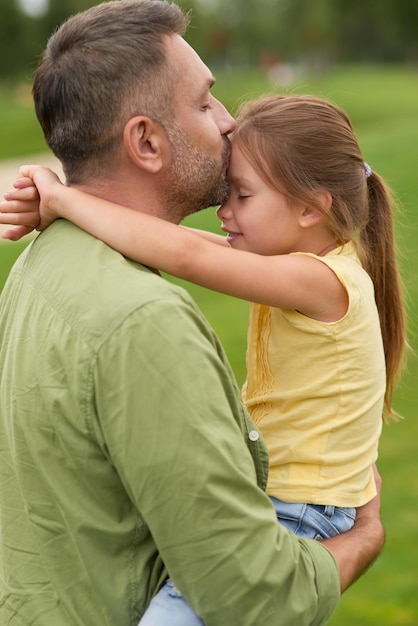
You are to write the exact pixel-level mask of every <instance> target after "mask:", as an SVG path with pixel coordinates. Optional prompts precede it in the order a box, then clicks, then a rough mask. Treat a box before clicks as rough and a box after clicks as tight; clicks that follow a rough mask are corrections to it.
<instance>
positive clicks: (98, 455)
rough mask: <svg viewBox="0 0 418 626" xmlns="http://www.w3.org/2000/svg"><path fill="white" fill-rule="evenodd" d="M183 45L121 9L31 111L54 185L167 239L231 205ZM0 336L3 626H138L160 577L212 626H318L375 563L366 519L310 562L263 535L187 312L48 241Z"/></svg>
mask: <svg viewBox="0 0 418 626" xmlns="http://www.w3.org/2000/svg"><path fill="white" fill-rule="evenodd" d="M186 25H187V20H186V18H185V16H184V14H183V13H182V12H181V10H180V9H179V8H178V7H176V6H175V5H170V4H168V3H166V2H160V1H159V0H117V1H114V2H108V3H104V4H102V5H98V6H96V7H94V8H92V9H89V10H87V11H85V12H83V13H81V14H79V15H78V16H75V17H73V18H71V19H70V20H69V21H68V22H67V23H65V24H64V25H63V26H62V27H61V28H60V29H59V30H58V31H57V32H56V33H55V35H53V37H52V38H51V39H50V41H49V43H48V47H47V50H46V53H45V55H44V57H43V59H42V61H41V63H40V66H39V68H38V70H37V72H36V76H35V81H34V99H35V107H36V112H37V115H38V119H39V121H40V123H41V125H42V128H43V130H44V133H45V137H46V140H47V142H48V144H49V145H50V147H51V148H52V150H53V151H54V153H55V154H56V155H57V156H58V158H59V159H60V160H61V162H62V165H63V169H64V172H65V175H66V178H67V184H69V185H73V186H76V187H79V188H81V189H83V190H85V191H88V192H89V193H92V194H94V195H97V196H100V197H102V198H105V199H109V200H112V201H117V202H119V203H122V204H125V205H126V206H129V207H131V208H133V209H135V210H138V211H146V212H148V213H153V214H155V215H158V216H160V217H163V218H165V219H167V220H170V221H173V222H176V223H179V222H180V221H181V220H182V219H183V218H184V217H185V215H187V214H189V213H191V212H192V211H195V210H198V209H200V208H204V207H206V206H209V205H214V204H219V203H220V202H222V201H223V199H224V198H225V196H226V194H227V185H226V182H225V170H226V164H227V160H228V152H229V144H228V140H227V135H228V133H230V132H231V131H232V130H233V128H234V121H233V119H232V118H231V116H230V115H229V114H228V113H227V111H226V110H225V109H224V107H223V106H222V105H221V104H220V103H219V102H218V101H217V100H216V99H215V98H214V97H213V96H212V95H211V93H210V88H211V86H212V85H213V82H214V80H213V76H212V74H211V73H210V71H209V70H208V68H207V67H206V66H205V65H204V64H203V62H202V61H201V59H200V58H199V57H198V55H197V54H196V53H195V52H194V50H193V49H192V48H190V47H189V46H188V45H187V43H186V42H185V41H184V39H183V38H182V37H181V35H182V34H183V32H184V30H185V28H186ZM98 219H100V217H99V216H98ZM0 319H1V322H0V325H1V337H2V338H1V351H0V367H1V409H0V446H1V447H0V450H1V454H0V471H1V487H0V489H1V491H0V493H1V500H0V529H1V545H0V562H1V573H0V576H1V588H2V601H1V604H0V622H1V623H4V624H7V623H12V622H13V624H16V626H27V625H28V624H31V625H33V626H41V625H42V626H45V625H46V624H48V625H49V624H54V626H70V625H71V626H74V625H80V626H90V625H91V626H96V625H97V624H101V625H109V626H115V625H116V624H117V625H118V626H125V625H126V626H134V625H135V624H137V623H138V621H139V620H140V618H141V616H142V614H143V613H144V610H145V608H146V607H147V605H148V603H149V601H150V599H151V597H152V596H153V595H154V594H155V593H156V591H157V590H158V588H159V587H160V586H161V584H162V583H163V581H164V580H165V579H166V577H167V571H168V572H169V573H170V576H171V578H172V579H173V581H174V583H175V585H176V586H177V588H178V589H179V590H180V591H181V593H182V594H184V596H185V598H186V600H187V601H188V602H189V604H190V605H191V607H192V608H193V609H194V611H195V612H196V613H197V614H198V615H200V616H201V618H202V620H203V621H204V622H205V624H206V625H207V626H221V625H222V624H225V625H228V626H234V625H237V626H254V625H256V626H257V625H260V626H261V625H263V626H270V625H271V626H273V625H274V626H276V625H277V624H280V625H281V626H285V625H295V624H300V625H304V624H315V625H319V624H324V623H326V621H327V619H328V617H329V615H330V613H331V612H332V610H333V609H334V607H335V605H336V603H337V601H338V597H339V593H340V590H344V589H345V588H346V587H347V586H348V585H349V584H350V583H351V582H353V580H355V578H356V577H357V576H358V575H360V574H361V572H362V571H364V569H365V568H366V567H367V566H368V565H369V564H370V563H371V562H372V561H373V559H374V558H375V557H376V556H377V554H378V553H379V551H380V549H381V547H382V544H383V530H382V526H381V524H380V520H379V515H378V509H379V500H378V499H376V500H375V501H373V502H372V503H371V504H370V505H367V506H366V507H364V508H363V509H360V510H359V514H358V520H357V523H356V525H355V527H354V529H353V530H352V531H350V532H348V533H347V534H346V535H344V536H340V537H336V538H334V539H332V540H329V541H328V542H325V543H324V544H320V543H319V542H314V541H308V540H303V539H300V538H297V537H295V536H294V535H292V534H290V533H288V532H287V531H286V530H285V529H284V528H282V527H281V526H280V525H279V524H278V523H277V521H276V519H275V515H274V511H273V508H272V506H271V503H270V501H269V499H268V498H267V496H266V495H265V493H264V492H263V490H262V488H263V487H264V486H265V481H266V475H267V468H268V463H267V454H266V450H265V447H264V444H263V442H262V440H261V438H260V436H259V433H258V432H257V430H256V428H255V426H254V425H253V424H252V423H251V422H250V420H249V418H248V416H247V414H246V412H245V411H244V409H243V407H242V405H241V402H240V397H239V391H238V389H237V386H236V383H235V381H234V378H233V375H232V373H231V371H230V368H229V365H228V363H227V360H226V357H225V355H224V353H223V351H222V349H221V347H220V345H219V342H218V340H217V338H216V337H215V335H214V333H213V331H212V330H211V329H210V328H209V326H208V324H207V322H206V321H205V320H204V318H203V317H202V315H201V314H200V312H199V311H198V310H197V309H196V307H195V305H194V304H193V302H192V301H191V299H190V298H189V296H188V295H187V294H186V293H185V292H184V291H183V290H181V289H179V288H177V287H175V286H173V285H172V284H170V283H168V282H167V281H164V280H163V279H162V278H161V277H160V276H159V274H158V272H156V271H154V270H152V269H150V268H146V267H144V266H140V265H138V264H135V263H133V262H131V261H129V260H127V259H125V258H123V257H122V256H121V255H119V254H118V253H116V252H115V251H113V250H111V249H109V248H108V247H107V246H105V245H104V244H103V243H102V242H100V241H99V240H97V239H94V238H93V237H91V236H90V235H88V234H86V233H84V232H83V231H80V230H79V229H78V228H76V227H75V226H73V225H72V224H70V223H68V222H66V221H64V220H58V221H57V222H55V223H54V224H53V225H52V226H51V227H49V228H48V229H47V230H46V231H45V232H43V233H42V234H41V235H40V236H39V237H38V238H37V239H36V240H35V241H34V242H33V243H32V244H31V245H30V246H29V248H28V249H27V250H26V251H25V252H24V253H23V255H22V256H21V258H20V259H19V260H18V262H17V264H16V265H15V268H14V269H13V270H12V272H11V275H10V277H9V280H8V282H7V285H6V287H5V289H4V291H3V294H2V296H1V300H0ZM257 483H258V486H257ZM260 487H261V489H260Z"/></svg>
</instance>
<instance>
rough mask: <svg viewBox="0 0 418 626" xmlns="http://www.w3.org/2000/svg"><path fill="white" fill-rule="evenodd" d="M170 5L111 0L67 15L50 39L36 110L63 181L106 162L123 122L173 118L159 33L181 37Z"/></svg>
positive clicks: (179, 18)
mask: <svg viewBox="0 0 418 626" xmlns="http://www.w3.org/2000/svg"><path fill="white" fill-rule="evenodd" d="M187 25H188V18H187V16H186V15H185V14H184V13H183V12H182V11H181V9H180V8H179V7H178V6H176V5H175V4H169V3H167V2H164V1H162V2H161V1H156V0H153V1H150V0H114V1H112V2H105V3H102V4H99V5H97V6H95V7H92V8H91V9H88V10H87V11H84V12H82V13H79V14H77V15H74V16H73V17H71V18H69V19H68V20H67V21H66V22H65V23H64V24H63V25H62V26H61V27H60V28H59V29H58V30H57V31H56V32H55V33H54V34H53V35H52V36H51V38H50V40H49V42H48V45H47V48H46V50H45V52H44V55H43V58H42V60H41V63H40V65H39V67H38V69H37V71H36V74H35V80H34V85H33V95H34V101H35V109H36V114H37V116H38V119H39V122H40V124H41V126H42V129H43V131H44V134H45V138H46V141H47V143H48V145H49V146H50V148H51V149H52V151H53V152H54V153H55V154H56V156H57V157H58V158H59V159H60V160H61V162H62V163H63V166H64V171H65V173H66V175H67V179H69V180H70V182H71V180H72V179H75V180H79V179H80V177H81V176H83V175H84V174H85V166H86V163H88V164H89V169H90V167H92V168H93V169H94V162H96V164H97V166H96V167H97V168H98V172H97V173H99V171H100V170H102V171H103V169H106V167H107V166H108V165H110V163H111V161H112V159H113V158H114V156H115V154H114V151H115V149H117V147H118V146H119V141H120V137H121V136H122V133H123V128H124V126H125V123H126V121H127V120H128V119H129V118H131V117H133V116H134V115H137V114H141V115H148V116H150V117H151V118H153V119H157V120H160V121H161V122H162V123H163V122H164V121H165V119H166V118H167V117H168V118H169V117H170V111H171V102H170V95H171V93H172V85H173V82H174V81H175V77H174V76H173V74H172V72H171V71H170V65H169V63H168V62H167V56H166V51H165V48H164V36H166V35H172V34H179V35H181V34H183V33H184V31H185V29H186V27H187Z"/></svg>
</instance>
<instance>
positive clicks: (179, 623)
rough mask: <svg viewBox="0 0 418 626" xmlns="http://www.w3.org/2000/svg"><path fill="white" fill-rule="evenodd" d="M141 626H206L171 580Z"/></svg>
mask: <svg viewBox="0 0 418 626" xmlns="http://www.w3.org/2000/svg"><path fill="white" fill-rule="evenodd" d="M139 626H205V625H204V622H202V620H201V619H200V617H198V616H197V615H196V613H194V611H193V609H191V608H190V606H189V605H188V604H187V602H186V600H185V599H184V598H183V596H182V595H181V593H180V592H179V591H178V589H177V588H176V587H175V586H174V584H173V582H172V581H171V580H167V582H166V583H165V585H164V586H163V587H161V589H160V591H159V592H158V593H157V595H156V596H155V597H154V598H153V599H152V600H151V604H150V605H149V607H148V609H147V610H146V611H145V613H144V615H143V617H142V619H141V621H140V622H139Z"/></svg>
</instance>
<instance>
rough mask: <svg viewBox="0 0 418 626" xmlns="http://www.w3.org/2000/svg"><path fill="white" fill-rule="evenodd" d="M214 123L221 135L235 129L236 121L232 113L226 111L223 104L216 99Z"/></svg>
mask: <svg viewBox="0 0 418 626" xmlns="http://www.w3.org/2000/svg"><path fill="white" fill-rule="evenodd" d="M215 101H216V109H217V110H216V123H217V125H218V128H219V130H220V133H221V135H229V133H232V131H233V130H235V127H236V122H235V120H234V118H233V117H232V115H231V114H230V113H228V111H227V110H226V108H225V107H224V105H223V104H222V103H221V102H219V100H216V99H215Z"/></svg>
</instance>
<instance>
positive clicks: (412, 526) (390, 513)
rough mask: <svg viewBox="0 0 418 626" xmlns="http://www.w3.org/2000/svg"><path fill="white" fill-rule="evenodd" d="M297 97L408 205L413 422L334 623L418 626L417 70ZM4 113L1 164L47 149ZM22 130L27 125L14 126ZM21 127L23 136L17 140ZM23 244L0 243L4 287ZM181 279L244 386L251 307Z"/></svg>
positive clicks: (404, 400) (343, 82)
mask: <svg viewBox="0 0 418 626" xmlns="http://www.w3.org/2000/svg"><path fill="white" fill-rule="evenodd" d="M217 79H218V80H217V84H216V87H215V94H216V95H217V96H218V97H219V98H220V99H222V100H223V101H224V102H225V104H226V105H227V106H228V108H230V109H231V110H233V109H234V108H235V104H236V103H237V102H238V100H239V99H240V98H242V97H243V96H244V97H247V96H250V97H253V96H256V95H257V94H258V93H264V92H266V91H271V88H270V86H269V85H268V84H267V82H266V80H265V79H264V78H263V77H262V76H260V75H259V74H258V73H257V72H251V73H249V72H246V73H244V72H242V73H240V72H234V73H233V74H228V75H225V74H218V75H217ZM287 91H288V90H287ZM292 91H294V92H306V93H315V94H317V95H320V96H323V97H327V98H330V99H332V100H333V101H334V102H336V103H337V104H339V105H341V106H342V107H343V108H345V109H346V110H347V112H348V113H349V115H350V117H351V119H352V121H353V124H354V127H355V129H356V132H357V135H358V137H359V139H360V144H361V146H362V149H363V153H364V156H365V159H366V160H367V161H368V162H369V163H370V165H371V166H372V168H373V169H375V170H376V171H378V172H379V173H381V174H382V175H383V176H384V177H385V178H386V180H387V181H388V182H389V184H390V185H391V186H392V187H393V189H394V190H395V192H396V193H397V195H398V197H399V199H400V201H401V204H402V213H401V215H400V216H399V217H398V220H397V230H398V240H399V241H398V242H399V248H400V251H401V253H402V259H401V260H402V268H403V273H404V278H405V284H406V288H407V294H408V301H409V318H410V322H409V324H410V343H411V347H412V351H411V354H410V358H409V363H408V369H407V372H406V373H405V376H404V377H403V381H402V384H401V386H400V387H399V389H398V391H397V394H396V401H395V405H396V408H397V410H398V411H399V412H400V413H401V414H402V415H404V417H405V419H404V420H403V421H401V422H399V423H397V424H391V425H390V426H385V427H384V430H383V435H382V439H381V446H380V459H379V468H380V471H381V473H382V476H383V481H384V482H383V496H382V516H383V520H384V523H385V526H386V531H387V542H386V547H385V550H384V552H383V554H382V555H381V557H380V558H379V560H378V561H377V563H376V564H375V565H374V566H373V568H372V569H371V570H370V572H368V573H367V575H366V576H364V577H363V578H362V579H360V580H359V581H358V582H357V583H356V584H355V585H354V586H353V587H352V588H351V589H350V590H349V591H348V592H347V593H346V594H344V596H343V598H342V600H341V603H340V605H339V607H338V609H337V611H336V613H335V614H334V616H333V618H332V619H331V621H330V625H331V626H353V624H354V625H355V626H418V598H417V593H416V591H417V565H416V562H417V557H418V548H417V546H418V523H417V515H418V512H417V493H418V473H417V471H416V469H417V456H418V454H417V452H418V444H417V442H418V421H417V419H416V412H417V408H418V407H417V405H418V402H417V397H418V396H417V392H416V381H417V380H418V358H417V356H416V354H417V352H418V339H417V324H418V312H417V309H418V307H417V304H418V214H417V212H416V203H417V198H418V176H417V171H418V151H417V145H418V116H417V114H416V112H417V111H418V81H417V77H416V74H414V73H412V72H411V71H409V70H408V69H402V68H393V67H386V68H370V67H345V68H336V69H334V70H332V71H330V72H328V73H327V74H323V75H318V76H314V77H310V76H306V77H303V79H302V80H301V81H300V83H299V84H297V85H295V86H293V87H292ZM3 109H4V110H5V113H4V112H3ZM0 113H1V114H2V120H4V119H5V117H4V116H5V115H6V119H7V120H8V124H9V126H10V128H8V129H4V124H2V127H1V129H0V150H2V151H3V152H0V158H1V157H6V156H17V155H19V154H22V155H26V154H27V153H30V152H32V151H33V152H36V151H40V150H42V149H43V140H42V141H39V131H38V130H37V129H36V128H35V129H33V114H32V113H31V111H30V107H28V106H26V107H25V106H21V107H20V108H18V107H16V106H15V107H14V106H13V105H12V104H11V103H10V102H9V101H8V100H7V98H6V97H1V96H0ZM15 124H16V125H17V126H19V125H20V128H19V129H17V128H16V127H14V128H12V126H14V125H15ZM22 128H24V129H25V130H24V132H23V133H22V134H21V135H19V133H20V132H21V129H22ZM6 131H7V133H9V135H8V136H10V137H14V138H16V137H17V136H19V137H20V140H19V142H14V146H13V151H12V152H10V153H8V154H7V150H6V149H5V145H4V135H3V134H4V133H5V132H6ZM37 142H39V143H37ZM17 143H18V144H19V145H18V146H17ZM12 144H13V141H12ZM18 148H19V149H20V152H18V151H17V149H18ZM186 222H187V223H188V224H189V225H193V226H196V227H199V228H209V229H212V230H218V228H219V227H218V221H217V218H216V216H215V214H214V211H213V210H211V211H205V212H201V213H199V214H196V215H193V216H190V217H189V218H188V219H187V221H186ZM23 245H24V244H12V243H5V244H4V245H0V288H1V285H2V284H3V281H4V280H5V277H6V275H7V273H8V271H9V268H10V265H11V263H12V262H13V259H14V258H15V257H16V256H17V254H18V252H19V251H20V250H21V249H22V247H23ZM177 282H179V283H180V284H183V285H184V286H185V287H186V288H187V289H188V290H189V291H190V292H191V293H192V295H193V296H194V298H195V299H196V301H197V302H198V304H199V306H200V307H201V309H202V310H203V312H204V313H205V315H206V316H207V317H208V319H209V321H210V322H211V323H212V325H213V327H214V328H215V330H216V331H217V333H218V335H219V337H220V338H221V341H222V342H223V344H224V346H225V348H226V351H227V354H228V356H229V358H230V361H231V364H232V366H233V368H234V371H235V373H236V376H237V379H238V381H239V382H240V383H242V382H243V380H244V377H245V363H244V359H245V342H246V327H247V314H248V304H247V303H246V302H242V301H239V300H234V299H233V298H229V297H227V296H223V295H220V294H215V293H212V292H209V291H207V290H205V289H202V288H199V287H196V286H193V285H189V284H187V285H186V283H183V282H182V281H177Z"/></svg>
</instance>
